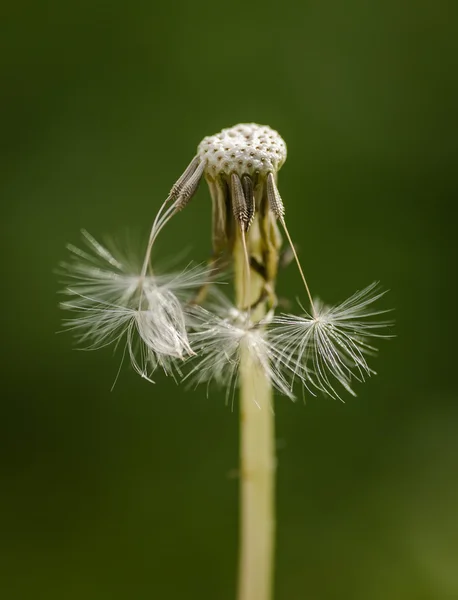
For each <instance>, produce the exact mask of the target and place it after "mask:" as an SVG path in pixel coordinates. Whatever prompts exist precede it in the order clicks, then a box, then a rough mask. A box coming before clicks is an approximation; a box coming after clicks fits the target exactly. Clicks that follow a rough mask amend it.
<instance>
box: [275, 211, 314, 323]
mask: <svg viewBox="0 0 458 600" xmlns="http://www.w3.org/2000/svg"><path fill="white" fill-rule="evenodd" d="M279 220H280V223H281V224H282V227H283V229H284V230H285V233H286V237H287V238H288V243H289V245H290V247H291V250H292V251H293V255H294V260H295V261H296V264H297V268H298V269H299V273H300V274H301V278H302V281H303V282H304V286H305V289H306V291H307V296H308V298H309V301H310V306H311V309H312V315H313V317H316V311H315V305H314V304H313V299H312V294H311V293H310V289H309V286H308V284H307V280H306V279H305V275H304V271H303V270H302V267H301V263H300V261H299V257H298V255H297V252H296V248H295V247H294V244H293V241H292V239H291V236H290V235H289V231H288V228H287V227H286V223H285V219H284V218H283V217H280V219H279Z"/></svg>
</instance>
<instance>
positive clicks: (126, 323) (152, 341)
mask: <svg viewBox="0 0 458 600" xmlns="http://www.w3.org/2000/svg"><path fill="white" fill-rule="evenodd" d="M83 238H84V240H85V242H86V245H87V246H88V250H82V249H80V248H77V247H75V246H69V250H70V252H71V259H70V261H69V262H65V263H62V264H61V269H60V274H61V275H62V276H63V277H64V279H65V281H66V283H67V287H66V289H65V290H63V293H64V294H65V295H66V296H67V297H68V300H66V301H64V302H62V304H61V306H62V308H64V309H66V310H70V311H72V312H74V313H76V317H74V318H72V319H68V320H67V321H66V322H65V326H66V328H67V329H69V330H71V331H73V332H74V333H75V336H76V338H77V341H78V343H79V344H80V345H83V346H85V347H86V348H88V349H96V348H100V347H103V346H107V345H110V344H115V345H116V346H117V345H119V344H120V343H121V342H122V340H123V339H124V340H125V344H126V351H127V354H128V356H129V358H130V360H131V363H132V366H133V368H134V369H135V371H137V372H138V373H139V374H140V375H142V376H143V377H145V378H146V379H150V378H151V374H152V373H153V372H154V370H155V369H156V368H157V367H158V366H160V367H161V368H162V369H163V370H164V371H165V372H166V373H173V371H174V368H176V365H175V361H176V359H179V360H183V359H184V358H186V357H187V356H191V355H192V354H193V351H192V349H191V346H190V344H189V340H188V334H187V330H186V310H185V307H184V302H186V301H188V300H189V298H190V294H191V293H192V291H193V290H195V289H198V288H199V287H201V286H202V285H204V284H205V283H206V282H208V280H209V271H208V269H207V268H206V267H201V266H194V267H189V268H187V269H185V270H183V271H182V272H178V273H170V274H159V275H154V274H148V275H146V274H142V269H140V268H138V267H137V268H135V267H134V266H133V265H132V264H129V263H128V262H126V261H125V260H124V259H123V258H122V256H121V255H120V254H119V253H116V252H110V251H109V250H108V249H107V248H106V247H105V246H103V245H101V244H100V243H99V242H97V241H96V240H95V239H94V238H93V237H92V236H91V235H90V234H89V233H87V232H86V231H83Z"/></svg>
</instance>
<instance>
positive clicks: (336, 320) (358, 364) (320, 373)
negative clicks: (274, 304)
mask: <svg viewBox="0 0 458 600" xmlns="http://www.w3.org/2000/svg"><path fill="white" fill-rule="evenodd" d="M385 293H386V292H384V291H381V290H380V287H379V284H378V282H375V283H372V284H371V285H369V286H368V287H366V288H365V289H363V290H362V291H358V292H356V293H355V294H353V296H351V297H350V298H348V299H347V300H345V301H344V302H342V303H340V304H337V305H335V306H326V305H324V304H322V303H321V302H319V301H315V302H314V305H313V306H314V314H310V313H308V312H307V311H305V309H304V314H302V315H300V316H297V315H290V314H289V315H281V316H278V317H275V318H274V319H273V327H274V329H273V332H272V334H271V335H272V337H273V338H274V339H275V342H276V344H277V346H279V347H281V348H282V359H283V360H284V361H285V362H287V363H289V362H290V361H292V363H293V366H292V368H293V370H294V369H295V368H296V365H297V364H300V365H302V366H308V373H309V382H310V384H311V385H313V386H315V387H316V388H317V389H319V390H322V391H323V392H325V393H326V394H328V395H329V396H331V397H333V398H339V394H338V392H337V391H336V389H335V387H334V386H335V383H334V381H337V382H338V383H340V385H342V386H343V387H344V388H345V390H347V392H349V393H350V394H352V395H355V393H354V391H353V390H352V388H351V383H352V381H353V380H354V379H355V380H357V381H364V380H365V377H366V376H370V375H372V374H375V371H373V370H372V369H371V368H370V367H369V365H368V363H367V361H366V356H369V355H373V354H375V353H376V352H377V350H376V348H374V347H373V346H372V345H371V344H370V341H371V338H389V337H391V335H389V334H383V333H381V330H383V329H384V328H385V327H388V326H390V325H392V322H391V321H374V320H372V318H373V317H376V316H378V315H381V314H384V313H386V312H388V311H386V310H374V309H373V308H372V305H373V303H374V302H376V301H377V300H378V299H379V298H381V297H382V296H383V295H384V294H385Z"/></svg>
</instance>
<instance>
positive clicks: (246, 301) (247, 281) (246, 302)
mask: <svg viewBox="0 0 458 600" xmlns="http://www.w3.org/2000/svg"><path fill="white" fill-rule="evenodd" d="M240 234H241V238H242V248H243V257H244V259H245V262H244V269H243V270H244V272H245V273H244V278H243V288H244V289H243V293H242V303H243V306H247V310H248V314H249V313H250V312H251V301H250V298H249V293H250V289H251V273H250V259H249V257H248V249H247V243H246V235H245V229H244V227H243V224H242V227H241V228H240Z"/></svg>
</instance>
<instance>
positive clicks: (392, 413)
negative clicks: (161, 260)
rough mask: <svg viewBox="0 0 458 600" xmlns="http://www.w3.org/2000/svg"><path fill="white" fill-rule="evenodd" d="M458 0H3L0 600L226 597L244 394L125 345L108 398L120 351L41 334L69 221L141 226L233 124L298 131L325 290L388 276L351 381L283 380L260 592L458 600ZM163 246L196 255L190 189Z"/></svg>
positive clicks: (316, 597) (285, 599) (313, 265)
mask: <svg viewBox="0 0 458 600" xmlns="http://www.w3.org/2000/svg"><path fill="white" fill-rule="evenodd" d="M455 6H456V4H455V3H453V2H446V1H444V0H438V1H436V2H427V1H426V0H415V1H413V0H411V1H408V0H400V1H399V0H398V1H395V0H384V1H382V0H376V1H375V2H367V1H366V2H365V1H362V0H349V1H347V2H338V1H337V0H329V1H328V2H318V1H313V2H312V1H307V0H306V1H304V2H292V1H289V0H288V1H285V2H281V3H277V2H275V3H274V2H271V1H270V0H266V1H264V2H259V1H258V0H255V1H253V2H243V1H240V0H235V1H234V2H231V3H217V2H208V1H204V0H197V1H196V2H186V1H185V0H176V1H173V2H166V3H159V2H140V1H138V0H134V1H132V2H129V3H125V2H119V1H118V0H114V1H113V2H93V1H91V2H89V1H87V0H80V1H79V2H75V1H70V2H57V1H50V2H33V3H32V2H18V3H8V5H5V6H3V7H2V9H1V10H2V15H3V17H2V25H1V27H2V34H1V42H0V44H1V46H2V51H1V53H0V64H1V81H2V93H1V100H0V108H1V115H2V116H1V120H2V134H1V143H2V152H3V158H2V161H1V167H0V168H1V198H2V219H1V224H2V235H1V244H2V253H1V256H2V262H3V266H2V273H3V279H2V282H3V285H2V287H3V293H2V302H3V305H4V307H3V310H2V313H1V314H2V317H3V321H4V322H3V326H2V335H3V339H4V344H3V353H2V356H3V357H2V367H3V374H2V380H1V384H0V385H1V390H2V401H1V420H0V446H1V453H0V464H1V495H0V521H1V523H0V530H1V537H0V553H1V557H0V570H1V576H0V593H1V595H2V597H3V598H5V599H7V600H22V599H24V600H29V599H31V600H32V599H33V600H35V599H41V598H43V599H44V598H46V600H62V599H63V598H64V599H65V600H73V599H78V600H80V599H81V598H85V599H87V600H105V599H107V600H117V599H123V600H124V599H126V598H134V599H136V600H143V599H145V600H146V599H148V600H149V599H152V598H157V599H159V598H160V599H161V600H169V599H170V600H173V599H175V598H188V599H194V598H195V599H199V600H205V599H209V600H216V599H218V600H230V599H232V598H234V596H235V580H236V550H237V549H236V543H237V479H236V478H234V477H233V476H232V474H233V472H234V469H236V468H237V444H238V439H237V437H238V428H237V410H235V411H234V412H231V410H230V408H228V407H226V406H225V403H224V394H223V393H221V392H218V391H217V390H214V391H213V392H212V393H211V395H210V397H208V398H207V397H206V395H205V391H204V390H203V389H199V390H196V391H192V390H191V391H186V390H185V389H183V388H181V387H177V386H176V385H175V384H174V382H173V381H172V380H170V379H167V378H165V377H162V376H158V377H157V383H156V385H154V386H152V385H149V384H148V383H146V382H144V381H142V380H141V379H140V378H139V377H138V376H135V375H134V373H133V372H132V371H131V370H130V369H129V368H128V367H127V366H125V368H123V370H122V372H121V376H120V378H119V381H118V383H117V385H116V387H115V388H114V390H113V391H112V392H110V388H111V385H112V382H113V380H114V377H115V375H116V371H117V368H118V365H119V359H120V356H119V355H118V356H117V357H115V358H113V356H112V352H111V351H110V349H106V350H104V351H100V352H96V353H84V352H75V350H74V349H73V347H72V339H71V336H69V335H65V334H64V335H56V332H57V331H58V330H59V329H60V327H61V325H60V320H61V317H62V315H61V314H60V312H59V310H58V308H57V302H58V297H57V290H58V288H59V285H58V282H57V277H56V275H55V274H54V273H53V270H54V269H55V267H56V266H57V264H58V263H59V261H61V260H63V259H64V258H65V257H66V250H65V245H66V243H68V242H72V243H77V242H78V241H79V230H80V229H81V228H82V227H84V228H86V229H88V230H89V231H90V232H91V233H92V234H93V235H95V236H96V237H102V238H103V236H104V235H106V234H107V235H111V236H115V237H116V236H117V235H121V236H123V235H125V233H126V231H127V232H130V235H131V237H134V239H144V236H146V235H147V231H148V227H149V225H150V223H151V221H152V218H153V216H154V214H155V211H156V210H157V208H158V206H159V205H160V203H161V201H162V200H163V199H164V198H165V196H166V194H167V193H168V190H169V189H170V187H171V185H172V184H173V182H174V181H175V179H176V178H177V177H178V175H179V174H180V173H181V171H182V170H183V169H184V167H185V166H186V165H187V163H188V161H189V160H190V159H191V157H192V156H193V153H194V150H195V147H196V145H197V144H198V142H199V141H200V139H201V138H202V137H204V136H205V135H209V134H212V133H215V132H217V131H219V130H220V129H221V128H223V127H227V126H231V125H233V124H235V123H237V122H246V121H255V122H258V123H266V124H269V125H271V126H272V127H274V128H275V129H277V130H278V131H279V132H280V133H281V135H282V136H283V137H284V138H285V139H286V141H287V144H288V150H289V157H288V161H287V162H286V165H285V166H284V167H283V170H282V172H281V174H280V189H281V193H282V196H283V198H284V201H285V204H286V206H287V218H288V221H289V225H290V229H291V233H292V235H293V237H294V239H295V240H296V241H297V244H298V246H299V247H300V252H301V256H302V259H303V262H304V266H305V269H306V272H307V275H308V278H309V280H310V284H311V286H312V287H313V289H314V290H315V292H316V293H318V294H319V295H320V296H321V297H322V298H323V299H325V300H327V301H329V302H337V301H339V300H342V299H343V298H345V297H347V296H348V295H350V294H351V293H353V292H354V291H355V290H356V289H360V288H361V287H363V286H365V285H367V284H369V283H370V282H372V281H373V280H374V279H379V280H381V281H382V282H383V284H384V286H385V287H387V288H389V289H390V290H391V291H390V293H389V295H388V296H387V297H386V299H385V306H386V307H388V306H392V307H395V309H396V313H395V316H396V321H397V326H396V333H397V336H398V337H397V338H396V339H395V340H393V341H390V342H385V343H381V344H380V345H381V352H380V356H379V358H378V359H377V360H376V365H375V366H376V368H377V371H378V373H379V375H378V376H377V377H375V378H372V379H371V380H370V381H369V382H368V383H367V384H365V385H364V386H358V387H357V392H358V397H357V398H356V399H354V398H347V402H346V403H345V404H342V403H339V402H337V401H332V400H329V399H322V398H308V399H307V401H306V403H305V404H304V403H302V402H301V401H299V402H297V403H295V404H294V403H292V402H290V401H288V400H286V399H283V398H278V399H277V400H276V414H277V437H278V460H279V470H278V549H277V550H278V552H277V564H276V599H277V600H296V599H298V600H302V599H304V600H333V599H337V598H338V599H339V600H344V599H352V600H368V599H370V600H388V599H389V600H446V599H447V600H449V599H456V598H458V405H457V383H456V337H455V332H454V330H453V329H454V326H455V320H456V314H455V310H456V231H457V227H456V192H457V187H458V186H457V178H456V156H457V154H456V153H457V133H458V128H457V117H456V108H457V105H458V91H457V72H458V71H457V67H458V65H457V63H458V60H457V56H458V52H457V50H458V44H457V37H456V34H455V32H454V29H455V28H454V22H455V18H456V16H457V15H456V12H457V11H456V10H455ZM159 249H160V252H159V253H160V254H162V255H163V256H164V257H171V256H172V257H173V256H174V255H176V254H177V253H181V252H183V250H187V251H188V254H187V256H188V257H189V256H192V257H195V258H196V260H204V259H205V258H206V256H207V255H208V253H209V251H210V199H209V194H208V191H207V190H206V188H205V186H202V187H201V188H200V190H199V193H198V196H197V197H196V198H195V200H193V202H192V205H190V206H189V208H188V209H187V210H186V213H182V214H181V215H180V216H178V217H177V218H176V219H175V220H174V221H173V222H172V223H171V224H170V226H169V227H168V228H167V230H166V233H165V234H164V235H163V236H162V237H161V239H160V244H159ZM186 260H187V259H186ZM5 278H6V279H5ZM279 292H280V294H281V295H283V296H286V297H290V298H292V299H294V298H295V297H296V296H297V295H298V294H302V291H301V284H300V280H299V277H298V275H297V272H296V270H295V269H294V268H289V269H288V270H287V271H285V272H284V273H282V275H281V277H280V283H279ZM253 600H256V599H253Z"/></svg>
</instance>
